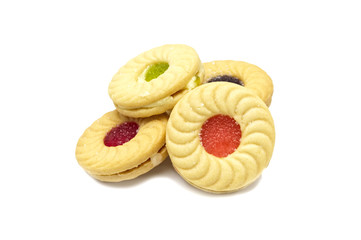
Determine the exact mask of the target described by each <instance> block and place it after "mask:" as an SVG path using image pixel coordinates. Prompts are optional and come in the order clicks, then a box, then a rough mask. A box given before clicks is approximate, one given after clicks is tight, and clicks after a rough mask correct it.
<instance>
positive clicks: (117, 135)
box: [104, 122, 139, 147]
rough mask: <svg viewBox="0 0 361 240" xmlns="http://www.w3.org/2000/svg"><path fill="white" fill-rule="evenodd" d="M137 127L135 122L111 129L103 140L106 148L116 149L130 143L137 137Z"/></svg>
mask: <svg viewBox="0 0 361 240" xmlns="http://www.w3.org/2000/svg"><path fill="white" fill-rule="evenodd" d="M138 129H139V125H138V124H137V123H136V122H124V123H122V124H120V125H118V126H116V127H114V128H112V129H111V130H110V131H109V132H108V133H107V135H106V136H105V138H104V144H105V146H107V147H116V146H120V145H123V144H124V143H126V142H128V141H130V140H131V139H132V138H134V137H135V135H137V133H138Z"/></svg>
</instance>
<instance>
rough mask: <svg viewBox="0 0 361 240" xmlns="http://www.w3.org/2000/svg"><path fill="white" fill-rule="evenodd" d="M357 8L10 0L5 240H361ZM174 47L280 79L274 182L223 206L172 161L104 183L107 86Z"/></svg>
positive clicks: (2, 61)
mask: <svg viewBox="0 0 361 240" xmlns="http://www.w3.org/2000/svg"><path fill="white" fill-rule="evenodd" d="M357 2H358V1H298V2H296V1H250V2H243V1H227V0H222V1H210V0H209V1H204V2H203V3H201V2H196V1H195V0H193V1H178V2H172V1H156V0H151V1H147V2H145V1H144V2H140V1H113V2H111V1H101V2H100V1H99V2H95V1H84V2H80V1H58V3H55V2H54V1H23V2H21V1H1V3H0V26H1V28H0V43H1V44H0V81H1V86H0V104H1V118H0V122H1V124H0V136H1V138H0V139H1V149H0V153H1V157H0V159H1V174H0V184H1V189H0V192H1V193H0V194H1V197H0V203H1V205H0V220H1V223H0V226H1V227H0V229H1V230H0V239H76V238H77V239H196V238H197V239H271V238H272V239H330V238H333V239H361V231H360V225H361V224H360V223H361V217H360V216H361V207H360V202H361V197H360V189H361V187H360V184H361V157H360V148H361V146H360V143H361V140H360V139H361V138H360V136H361V127H360V124H361V117H360V114H359V113H360V106H359V104H360V103H361V101H360V100H361V99H360V91H361V88H360V87H361V84H360V82H361V76H360V68H361V47H360V43H361V36H360V22H361V15H360V7H359V6H358V5H357ZM167 43H183V44H187V45H189V46H192V47H193V48H195V49H196V50H197V52H198V54H199V56H200V58H201V60H202V61H203V62H207V61H212V60H225V59H232V60H242V61H247V62H250V63H253V64H256V65H258V66H259V67H261V68H263V69H264V70H265V71H266V72H267V73H268V74H269V75H270V76H271V78H272V79H273V81H274V87H275V90H274V95H273V102H272V105H271V107H270V111H271V113H272V115H273V118H274V121H275V124H276V146H275V150H274V155H273V157H272V160H271V163H270V165H269V167H268V168H267V169H266V170H265V171H264V172H263V175H262V177H261V178H260V180H258V181H257V182H255V183H254V184H253V185H251V186H250V187H249V188H247V189H245V190H242V191H239V192H237V193H234V194H227V195H213V194H208V193H204V192H201V191H199V190H197V189H195V188H193V187H191V186H189V185H188V184H187V183H185V182H184V181H183V180H182V179H181V178H180V177H179V176H178V175H177V174H176V172H175V171H174V170H173V169H172V166H171V163H170V161H169V159H168V160H167V161H166V162H164V163H163V164H162V165H161V166H159V167H158V168H156V169H154V170H153V171H151V172H150V173H149V174H146V175H143V176H141V177H139V178H137V179H136V180H133V181H128V182H122V183H119V184H107V183H100V182H98V181H96V180H93V179H92V178H91V177H89V176H88V175H87V174H86V173H85V172H84V171H83V170H82V168H81V167H80V166H79V165H78V164H77V161H76V159H75V146H76V143H77V141H78V138H79V137H80V135H81V134H82V132H83V131H84V130H85V129H86V128H87V127H88V126H89V125H90V124H91V123H92V122H93V121H95V120H96V119H97V118H99V117H100V116H102V115H103V114H104V113H106V112H108V111H110V110H113V105H112V102H111V100H110V98H109V96H108V93H107V90H108V84H109V82H110V80H111V78H112V76H113V74H115V73H116V72H117V70H118V69H119V68H120V67H121V66H122V65H123V64H125V63H126V62H127V61H128V60H129V59H130V58H133V57H135V56H136V55H138V54H140V53H141V52H143V51H146V50H149V49H151V48H153V47H157V46H161V45H163V44H167Z"/></svg>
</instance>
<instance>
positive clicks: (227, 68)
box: [203, 60, 273, 106]
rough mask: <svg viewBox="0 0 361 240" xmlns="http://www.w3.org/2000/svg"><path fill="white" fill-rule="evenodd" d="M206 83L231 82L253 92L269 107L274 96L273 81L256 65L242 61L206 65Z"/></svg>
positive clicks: (215, 62) (216, 62)
mask: <svg viewBox="0 0 361 240" xmlns="http://www.w3.org/2000/svg"><path fill="white" fill-rule="evenodd" d="M203 65H204V71H205V76H204V82H230V83H234V84H238V85H240V86H243V87H245V88H248V89H250V90H251V91H253V92H254V93H255V94H256V95H257V96H258V97H260V98H261V99H262V100H263V101H264V102H265V103H266V105H267V106H270V104H271V101H272V94H273V83H272V79H271V78H270V77H269V76H268V75H267V73H266V72H265V71H263V70H262V69H261V68H259V67H257V66H256V65H253V64H250V63H246V62H241V61H232V60H225V61H213V62H208V63H204V64H203Z"/></svg>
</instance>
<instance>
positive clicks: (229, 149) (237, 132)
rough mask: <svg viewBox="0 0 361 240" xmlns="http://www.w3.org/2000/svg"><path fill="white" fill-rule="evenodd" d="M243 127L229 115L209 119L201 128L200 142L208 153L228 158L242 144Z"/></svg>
mask: <svg viewBox="0 0 361 240" xmlns="http://www.w3.org/2000/svg"><path fill="white" fill-rule="evenodd" d="M241 137H242V132H241V127H240V126H239V124H238V123H237V122H236V120H234V119H233V118H231V117H230V116H227V115H216V116H213V117H211V118H209V119H208V120H207V121H206V122H205V123H204V124H203V125H202V128H201V132H200V140H201V143H202V146H203V147H204V149H205V150H206V151H207V153H209V154H212V155H214V156H216V157H227V156H228V155H229V154H231V153H233V152H234V151H235V150H236V149H237V148H238V146H239V144H240V143H241Z"/></svg>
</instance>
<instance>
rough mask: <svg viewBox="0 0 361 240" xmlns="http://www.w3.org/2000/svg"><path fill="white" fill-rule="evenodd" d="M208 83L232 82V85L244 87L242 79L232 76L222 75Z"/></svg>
mask: <svg viewBox="0 0 361 240" xmlns="http://www.w3.org/2000/svg"><path fill="white" fill-rule="evenodd" d="M208 82H230V83H235V84H238V85H241V86H243V87H244V83H243V82H242V80H241V79H239V78H236V77H233V76H230V75H220V76H217V77H214V78H211V79H210V80H208Z"/></svg>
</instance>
